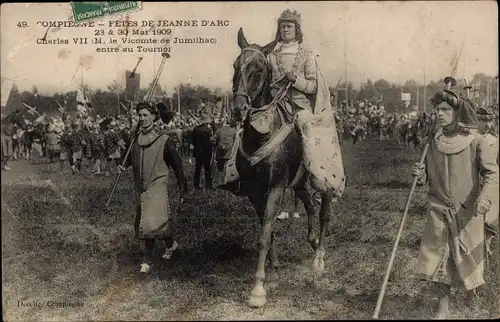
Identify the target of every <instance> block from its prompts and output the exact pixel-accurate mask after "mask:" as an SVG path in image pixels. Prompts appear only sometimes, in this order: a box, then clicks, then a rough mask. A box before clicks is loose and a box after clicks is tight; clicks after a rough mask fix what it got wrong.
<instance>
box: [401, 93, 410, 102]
mask: <svg viewBox="0 0 500 322" xmlns="http://www.w3.org/2000/svg"><path fill="white" fill-rule="evenodd" d="M401 101H403V102H409V101H411V94H410V93H401Z"/></svg>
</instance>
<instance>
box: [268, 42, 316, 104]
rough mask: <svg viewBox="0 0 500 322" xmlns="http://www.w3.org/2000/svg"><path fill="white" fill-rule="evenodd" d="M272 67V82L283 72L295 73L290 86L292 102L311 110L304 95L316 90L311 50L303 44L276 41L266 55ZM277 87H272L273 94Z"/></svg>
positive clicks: (308, 101) (281, 75)
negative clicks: (295, 77)
mask: <svg viewBox="0 0 500 322" xmlns="http://www.w3.org/2000/svg"><path fill="white" fill-rule="evenodd" d="M268 59H269V63H270V64H271V69H272V82H273V83H275V82H277V81H278V80H279V79H280V78H281V77H283V75H284V74H285V73H287V72H288V73H295V74H296V75H297V80H296V81H295V84H294V85H293V87H292V90H291V95H292V100H293V102H294V103H295V104H296V105H297V106H298V107H300V108H302V109H306V110H309V111H311V112H312V107H311V101H310V100H309V98H308V97H307V96H306V94H309V95H311V96H312V94H314V93H315V92H316V62H315V60H314V55H313V53H312V51H311V50H309V49H307V48H305V47H304V46H303V44H298V43H297V42H293V43H290V44H284V43H278V45H277V46H276V48H275V49H274V50H273V51H272V52H271V53H270V54H269V56H268ZM276 92H277V89H276V88H275V89H273V96H274V95H275V94H276Z"/></svg>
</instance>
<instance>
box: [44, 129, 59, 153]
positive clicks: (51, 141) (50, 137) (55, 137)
mask: <svg viewBox="0 0 500 322" xmlns="http://www.w3.org/2000/svg"><path fill="white" fill-rule="evenodd" d="M59 140H60V135H59V134H57V133H55V132H50V133H47V150H49V151H51V152H52V151H54V152H58V151H60V150H61V147H60V145H59Z"/></svg>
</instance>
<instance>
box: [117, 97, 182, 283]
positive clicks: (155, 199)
mask: <svg viewBox="0 0 500 322" xmlns="http://www.w3.org/2000/svg"><path fill="white" fill-rule="evenodd" d="M136 109H137V112H138V114H139V126H140V128H139V132H138V133H137V138H136V139H135V140H134V143H133V146H132V150H131V153H130V154H129V156H128V157H127V159H126V160H125V166H123V167H122V166H121V165H119V166H118V167H117V173H118V174H120V173H122V172H124V171H125V170H126V168H128V167H129V166H132V169H133V173H134V182H135V190H136V196H137V200H136V202H137V208H136V210H137V212H136V219H135V234H136V238H138V239H139V240H141V241H143V242H144V249H145V252H144V258H143V262H142V264H141V267H140V272H141V273H145V274H147V273H149V272H150V270H151V264H152V262H153V260H154V258H153V250H154V246H155V242H156V241H163V242H164V244H165V252H164V254H163V256H162V258H163V259H166V260H168V259H170V258H171V256H172V253H173V252H174V251H175V250H176V249H177V247H178V243H177V241H175V240H174V238H173V235H174V233H173V229H172V220H171V219H170V217H171V210H170V204H169V197H168V179H169V175H168V174H169V169H168V168H169V167H170V168H172V169H173V170H174V172H175V175H176V177H177V182H178V187H179V190H180V191H181V202H182V200H183V199H184V196H185V195H186V194H187V193H188V187H187V182H186V179H185V176H184V171H183V168H182V161H181V159H180V157H179V155H178V153H177V150H176V149H175V146H174V144H173V142H172V140H170V138H169V137H168V135H167V134H166V133H165V132H164V131H163V130H161V128H160V122H156V121H157V120H158V118H159V111H158V107H157V106H156V105H155V104H154V103H152V102H141V103H139V104H138V105H137V108H136Z"/></svg>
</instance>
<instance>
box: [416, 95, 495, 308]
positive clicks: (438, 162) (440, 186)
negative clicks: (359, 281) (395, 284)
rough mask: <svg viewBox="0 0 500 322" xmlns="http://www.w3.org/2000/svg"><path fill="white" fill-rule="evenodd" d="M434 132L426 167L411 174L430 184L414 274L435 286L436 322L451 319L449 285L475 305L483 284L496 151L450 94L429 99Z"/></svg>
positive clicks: (419, 165)
mask: <svg viewBox="0 0 500 322" xmlns="http://www.w3.org/2000/svg"><path fill="white" fill-rule="evenodd" d="M431 101H432V104H433V105H434V108H435V111H436V115H437V121H438V122H437V123H438V124H437V126H436V127H435V128H434V129H432V131H431V134H430V135H429V137H428V138H427V140H430V142H429V143H430V145H429V150H428V153H427V156H426V159H425V163H416V164H415V165H414V167H413V169H412V174H413V175H414V176H415V177H417V178H418V183H419V184H424V182H427V183H428V186H429V189H428V199H429V207H428V214H427V222H426V225H425V227H424V232H423V236H422V240H421V245H420V253H419V257H418V260H417V266H416V274H417V276H418V277H419V278H421V279H423V280H427V281H431V282H435V283H436V284H437V286H438V287H437V293H438V296H439V311H438V314H437V317H438V318H446V317H448V314H449V303H450V296H451V293H450V289H451V286H452V284H454V283H460V284H462V285H463V286H465V288H466V290H467V294H468V298H469V300H471V301H472V302H471V303H473V302H474V301H473V299H474V298H475V296H476V289H477V288H478V287H480V286H481V285H483V284H485V280H484V277H483V274H484V266H485V216H486V214H487V213H488V212H489V211H490V210H491V209H492V207H494V205H495V202H498V184H499V181H498V180H499V179H498V164H497V155H498V146H497V147H496V150H495V148H493V147H492V146H491V140H490V139H489V138H488V137H487V136H485V135H484V134H482V133H481V132H480V131H478V125H479V121H478V118H477V115H476V113H475V111H474V109H473V108H472V106H471V105H470V104H469V103H468V102H467V101H465V100H463V99H461V98H459V97H458V95H456V94H455V93H454V92H452V91H448V90H442V91H438V92H436V93H435V94H434V95H433V97H432V99H431Z"/></svg>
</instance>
